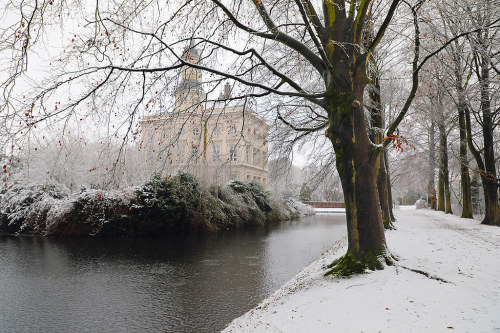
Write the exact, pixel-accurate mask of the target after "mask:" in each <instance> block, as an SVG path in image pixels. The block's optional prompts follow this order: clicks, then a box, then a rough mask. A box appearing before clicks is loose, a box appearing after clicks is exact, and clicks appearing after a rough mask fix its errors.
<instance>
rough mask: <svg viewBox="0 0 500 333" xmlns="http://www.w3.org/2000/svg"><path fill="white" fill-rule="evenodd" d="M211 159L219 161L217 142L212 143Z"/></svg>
mask: <svg viewBox="0 0 500 333" xmlns="http://www.w3.org/2000/svg"><path fill="white" fill-rule="evenodd" d="M212 161H214V162H218V161H220V145H218V144H213V146H212Z"/></svg>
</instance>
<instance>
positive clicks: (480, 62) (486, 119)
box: [464, 33, 500, 225]
mask: <svg viewBox="0 0 500 333" xmlns="http://www.w3.org/2000/svg"><path fill="white" fill-rule="evenodd" d="M486 37H487V33H486ZM478 46H479V49H480V51H481V52H480V53H481V57H480V55H479V53H478V52H477V51H476V52H475V60H476V62H475V63H476V74H477V77H478V80H479V83H480V91H481V92H480V94H481V113H482V116H483V117H482V118H483V119H482V120H483V123H482V130H483V156H484V161H483V157H482V156H481V152H480V151H479V150H478V149H477V148H476V147H475V146H474V142H473V141H472V125H471V119H470V110H469V109H468V108H467V110H464V111H465V126H466V129H467V144H468V145H469V150H470V152H471V153H472V156H474V159H475V160H476V163H477V165H478V168H479V173H480V175H481V182H482V184H483V192H484V203H485V216H484V219H483V221H482V222H481V223H482V224H488V225H500V216H499V214H500V210H499V205H498V186H499V180H498V178H497V176H496V168H495V154H494V150H493V147H494V146H493V128H494V124H493V119H492V115H491V102H490V95H489V90H490V87H489V86H490V82H489V81H490V79H489V70H490V56H489V54H488V50H484V48H485V46H484V45H483V44H482V42H481V41H479V43H478ZM473 48H476V45H474V44H473ZM478 67H480V68H478Z"/></svg>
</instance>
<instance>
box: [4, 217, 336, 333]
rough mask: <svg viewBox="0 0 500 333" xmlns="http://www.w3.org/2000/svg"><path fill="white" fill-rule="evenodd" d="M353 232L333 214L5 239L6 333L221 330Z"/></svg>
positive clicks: (10, 237) (7, 237)
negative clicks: (169, 233) (176, 232)
mask: <svg viewBox="0 0 500 333" xmlns="http://www.w3.org/2000/svg"><path fill="white" fill-rule="evenodd" d="M345 235H346V226H345V215H344V214H329V215H317V216H313V217H307V218H303V219H301V220H299V221H288V222H282V223H279V224H274V225H272V226H268V227H266V228H264V227H262V228H252V229H245V230H237V231H231V232H225V233H222V234H210V235H182V236H176V237H171V238H134V239H92V238H46V237H13V236H0V267H1V269H0V332H82V331H85V332H125V331H127V332H144V331H148V332H158V331H161V332H216V331H220V330H221V329H223V328H224V327H226V325H227V324H228V323H229V322H231V320H232V319H234V318H236V317H238V316H240V315H242V314H243V313H245V312H246V311H248V310H249V309H251V308H252V307H254V306H255V305H256V304H257V303H258V302H259V301H260V300H262V299H263V298H264V297H265V296H267V295H269V294H271V293H272V292H273V291H275V290H276V289H278V288H279V287H280V286H281V285H282V284H283V283H285V282H286V281H287V280H289V279H290V278H292V277H293V276H294V275H295V274H297V273H298V272H299V271H300V270H301V269H302V268H304V267H305V266H307V265H308V264H309V263H310V262H312V261H313V260H315V259H316V258H317V257H319V256H320V255H321V253H322V252H323V251H325V250H327V249H328V248H329V247H330V246H332V245H333V244H334V243H335V242H336V241H338V240H339V239H341V238H342V237H344V236H345Z"/></svg>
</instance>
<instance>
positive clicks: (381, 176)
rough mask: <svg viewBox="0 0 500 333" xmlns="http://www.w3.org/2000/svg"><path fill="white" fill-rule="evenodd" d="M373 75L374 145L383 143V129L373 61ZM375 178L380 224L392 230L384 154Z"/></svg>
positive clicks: (378, 161) (381, 155) (370, 109)
mask: <svg viewBox="0 0 500 333" xmlns="http://www.w3.org/2000/svg"><path fill="white" fill-rule="evenodd" d="M373 65H374V67H375V73H374V75H373V78H372V87H371V89H370V93H369V95H368V96H369V97H370V106H369V111H370V118H371V121H370V123H371V135H370V138H371V140H372V141H373V142H374V143H375V144H381V143H382V142H383V136H382V129H383V128H384V119H383V116H382V101H381V98H380V82H379V78H378V72H377V70H376V64H375V61H373ZM375 177H376V179H377V191H378V199H379V203H380V211H381V213H382V222H383V224H384V229H394V226H393V225H392V220H391V216H390V213H389V206H390V203H389V194H388V185H389V184H390V183H388V182H387V173H386V165H385V154H378V156H377V161H376V162H375Z"/></svg>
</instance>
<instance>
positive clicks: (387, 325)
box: [226, 209, 500, 332]
mask: <svg viewBox="0 0 500 333" xmlns="http://www.w3.org/2000/svg"><path fill="white" fill-rule="evenodd" d="M396 217H397V218H398V221H397V222H396V227H397V228H398V229H397V230H395V231H389V232H387V243H388V245H389V248H390V250H391V253H393V254H395V255H397V256H398V257H399V258H400V260H399V261H398V263H397V266H396V267H386V269H385V270H383V271H376V272H371V273H369V274H364V275H360V276H356V277H353V278H349V279H333V278H324V277H323V276H322V273H323V272H324V270H323V269H322V267H323V266H324V265H325V264H327V263H330V262H331V261H332V260H333V259H335V258H336V257H338V256H340V255H342V254H343V253H345V251H346V240H345V239H344V240H343V241H342V242H341V243H338V244H336V245H335V246H334V247H333V248H332V249H330V250H329V251H328V252H327V253H325V254H324V255H323V256H322V257H321V258H320V259H318V260H317V261H315V262H313V263H312V264H311V265H310V266H308V267H307V268H305V269H304V270H303V271H302V272H301V273H299V274H298V275H297V276H296V277H295V278H294V279H292V280H291V281H289V282H288V283H287V284H286V285H285V286H283V287H282V288H281V289H280V290H278V291H277V292H276V293H274V294H273V295H272V296H270V297H269V298H268V299H266V300H265V301H263V302H262V303H261V304H260V305H259V306H258V307H257V308H256V309H254V310H252V311H250V312H248V313H247V314H245V315H244V316H242V317H240V318H238V319H236V320H235V321H233V323H231V325H230V326H229V327H228V328H227V329H226V332H500V228H499V227H492V226H483V225H480V224H479V222H478V221H475V220H471V219H460V218H457V217H456V216H452V215H445V214H444V213H441V212H433V211H429V210H415V209H412V210H405V209H400V210H397V211H396ZM403 267H406V268H409V269H413V270H418V271H424V272H427V273H429V275H430V276H434V277H437V278H439V279H442V280H445V281H448V283H445V282H441V281H439V280H436V279H430V278H427V277H425V276H423V275H421V274H418V273H415V272H414V271H411V270H409V269H405V268H403Z"/></svg>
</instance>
